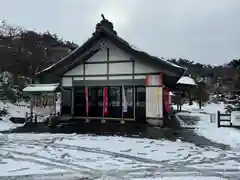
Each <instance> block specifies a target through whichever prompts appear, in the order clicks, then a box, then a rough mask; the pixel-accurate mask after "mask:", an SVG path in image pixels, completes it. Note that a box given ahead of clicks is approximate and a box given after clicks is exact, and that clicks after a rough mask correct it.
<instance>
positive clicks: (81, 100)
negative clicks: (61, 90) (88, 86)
mask: <svg viewBox="0 0 240 180" xmlns="http://www.w3.org/2000/svg"><path fill="white" fill-rule="evenodd" d="M74 116H80V117H85V116H86V101H85V88H84V87H76V88H74Z"/></svg>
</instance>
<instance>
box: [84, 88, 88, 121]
mask: <svg viewBox="0 0 240 180" xmlns="http://www.w3.org/2000/svg"><path fill="white" fill-rule="evenodd" d="M85 101H86V115H87V116H88V87H87V86H86V87H85Z"/></svg>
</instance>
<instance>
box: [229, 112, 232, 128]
mask: <svg viewBox="0 0 240 180" xmlns="http://www.w3.org/2000/svg"><path fill="white" fill-rule="evenodd" d="M229 119H230V126H232V119H231V113H230V116H229Z"/></svg>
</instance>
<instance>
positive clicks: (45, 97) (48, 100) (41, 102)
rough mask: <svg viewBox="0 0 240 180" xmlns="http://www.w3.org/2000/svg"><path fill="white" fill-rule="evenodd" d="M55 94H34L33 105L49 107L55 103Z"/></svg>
mask: <svg viewBox="0 0 240 180" xmlns="http://www.w3.org/2000/svg"><path fill="white" fill-rule="evenodd" d="M54 96H55V94H41V95H33V96H32V103H33V107H47V106H54V105H55V98H54Z"/></svg>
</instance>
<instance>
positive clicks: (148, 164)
mask: <svg viewBox="0 0 240 180" xmlns="http://www.w3.org/2000/svg"><path fill="white" fill-rule="evenodd" d="M8 106H9V110H10V115H9V116H8V117H6V118H3V120H2V121H0V130H7V129H11V128H15V127H16V126H19V125H15V124H12V123H10V122H9V121H8V120H7V118H9V117H10V116H11V115H12V116H15V115H16V114H25V112H24V111H27V110H28V108H27V107H24V106H21V107H17V106H14V105H8ZM183 108H184V109H185V110H188V111H189V112H180V113H179V114H178V116H179V118H180V120H181V118H183V117H188V119H189V120H188V121H189V122H191V123H192V124H190V125H189V124H186V122H188V121H182V122H181V123H182V125H183V126H184V125H185V126H192V127H195V129H194V131H195V132H196V134H198V135H199V136H203V137H205V138H207V139H209V140H211V141H212V142H217V143H222V144H226V145H229V146H230V147H231V148H230V149H227V150H226V149H220V148H216V147H214V146H210V147H209V146H206V147H198V146H196V145H194V144H193V143H187V142H183V141H181V140H179V139H177V140H176V141H169V140H166V139H161V138H160V139H158V140H152V139H143V138H127V137H118V136H90V135H77V134H33V133H29V134H0V156H1V158H0V169H1V171H0V172H1V173H0V180H5V179H11V180H12V179H18V180H19V179H23V180H34V179H39V180H40V179H43V180H44V179H52V180H55V179H58V180H69V179H70V180H71V179H80V178H84V177H85V178H89V179H97V180H104V179H106V180H107V179H108V180H112V179H113V180H115V179H119V180H124V179H130V180H135V179H136V180H137V179H139V180H140V179H144V180H152V179H157V180H160V179H163V180H182V179H183V180H188V179H189V180H218V179H219V180H224V179H233V180H236V179H240V131H239V130H237V129H234V128H217V126H216V122H214V121H211V119H210V116H209V114H214V113H216V111H217V110H220V111H223V109H224V105H223V104H208V105H207V106H205V107H204V108H203V109H202V110H199V109H198V108H197V106H196V105H192V106H188V105H184V106H183Z"/></svg>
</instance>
